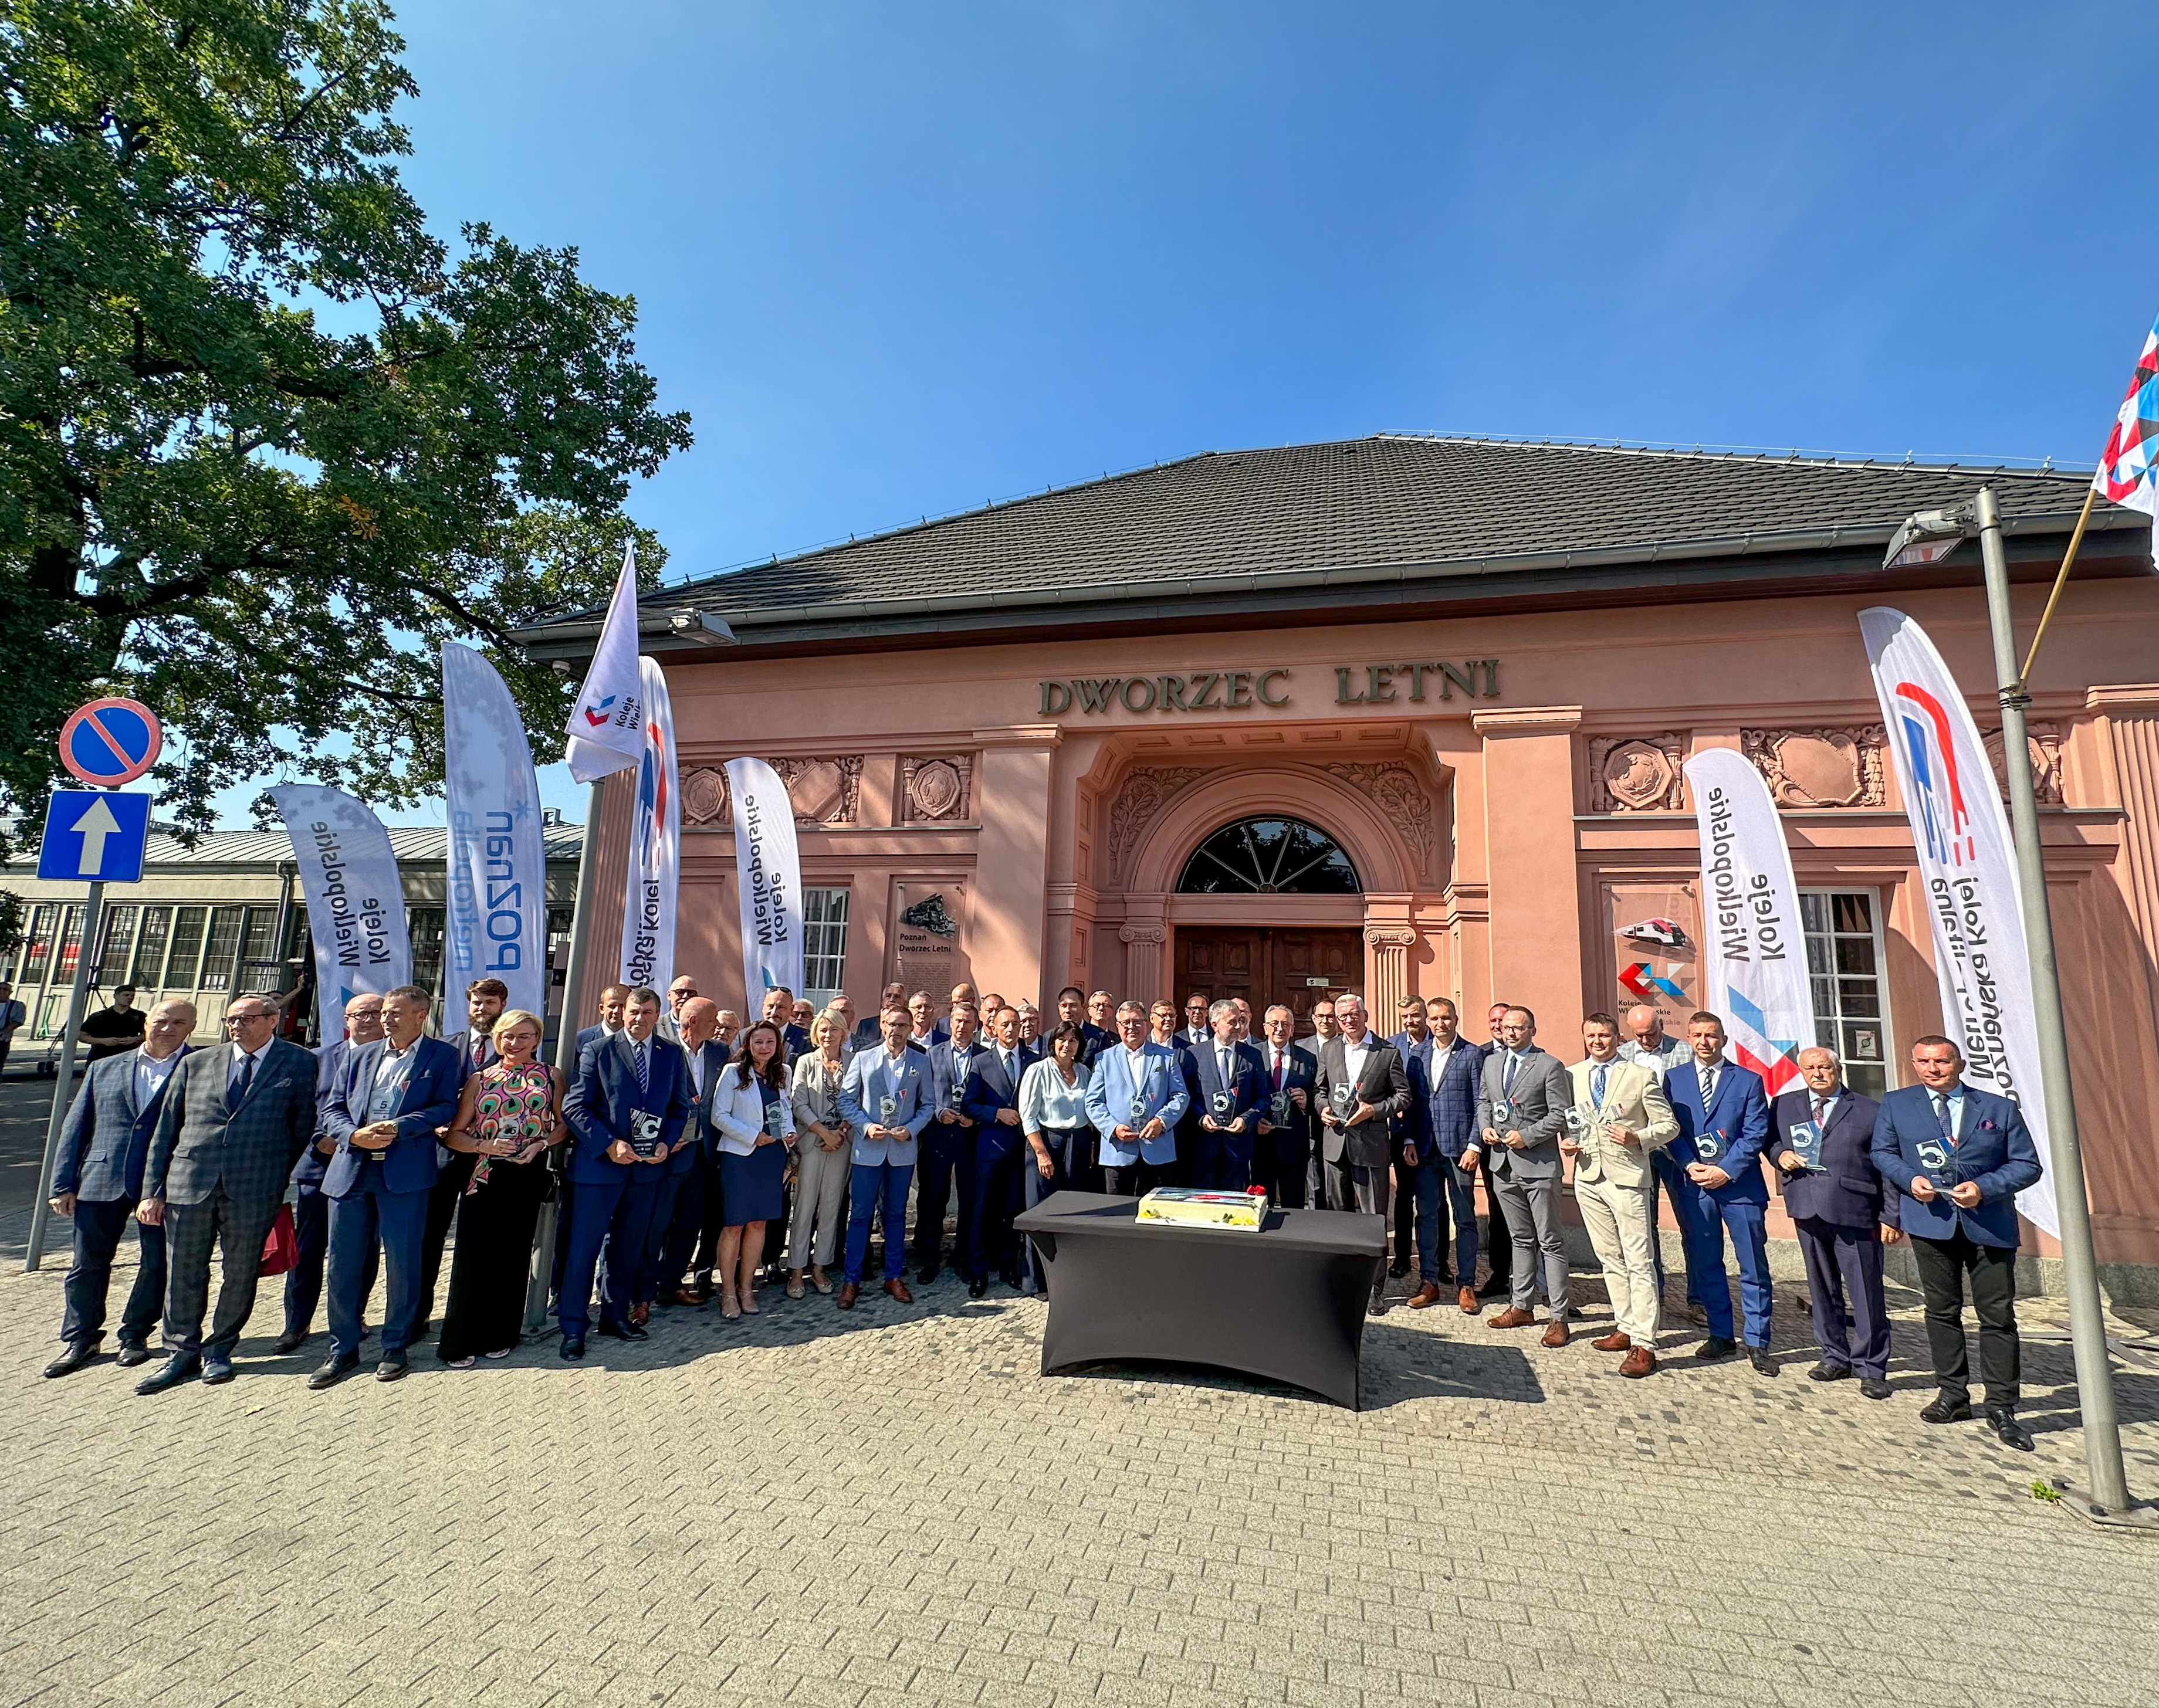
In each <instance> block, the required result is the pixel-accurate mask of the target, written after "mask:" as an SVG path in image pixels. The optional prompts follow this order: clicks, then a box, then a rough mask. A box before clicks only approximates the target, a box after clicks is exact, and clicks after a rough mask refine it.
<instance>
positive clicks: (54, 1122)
mask: <svg viewBox="0 0 2159 1708" xmlns="http://www.w3.org/2000/svg"><path fill="white" fill-rule="evenodd" d="M104 901H105V886H104V884H102V883H93V884H92V885H91V887H90V896H89V898H88V899H87V900H86V901H85V902H84V903H83V906H82V934H81V936H80V937H79V938H77V939H75V982H74V983H73V984H72V985H70V986H69V987H68V1012H67V1026H66V1028H65V1030H64V1031H63V1033H61V1038H60V1078H59V1079H57V1080H55V1081H54V1084H53V1112H52V1115H50V1117H49V1118H48V1120H47V1121H46V1122H45V1160H44V1166H42V1167H40V1168H39V1170H38V1198H37V1202H36V1203H34V1204H33V1205H31V1207H30V1243H29V1245H28V1249H27V1250H25V1251H24V1252H23V1273H24V1274H25V1275H28V1274H29V1273H30V1272H31V1271H34V1270H35V1269H36V1268H37V1266H38V1264H39V1260H41V1259H43V1257H44V1255H45V1217H46V1215H47V1214H48V1213H49V1211H50V1209H51V1208H52V1206H51V1205H50V1204H49V1203H47V1202H46V1200H47V1199H49V1198H51V1197H52V1195H53V1173H54V1170H55V1169H57V1168H58V1167H60V1125H61V1123H62V1122H64V1121H66V1119H67V1110H68V1094H69V1092H70V1091H71V1090H72V1089H74V1082H75V1040H76V1039H77V1038H80V1036H81V1033H82V1005H83V997H84V996H85V994H86V993H87V992H88V991H89V989H90V964H91V961H93V960H96V958H97V952H98V946H99V945H98V941H97V932H98V927H99V925H100V924H101V923H102V921H101V920H100V919H99V917H98V915H99V913H100V911H101V908H102V907H103V904H104ZM63 940H65V939H63Z"/></svg>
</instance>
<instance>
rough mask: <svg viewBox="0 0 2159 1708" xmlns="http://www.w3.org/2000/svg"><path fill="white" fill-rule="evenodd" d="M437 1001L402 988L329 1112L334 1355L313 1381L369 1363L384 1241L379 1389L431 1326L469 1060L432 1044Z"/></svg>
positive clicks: (331, 1379) (321, 1384)
mask: <svg viewBox="0 0 2159 1708" xmlns="http://www.w3.org/2000/svg"><path fill="white" fill-rule="evenodd" d="M382 1033H383V1035H382V1037H381V1038H379V1039H378V1040H377V1041H376V1042H375V1043H365V1044H362V1045H360V1048H357V1049H355V1050H353V1051H352V1052H350V1053H349V1054H348V1055H347V1056H346V1058H345V1062H344V1069H343V1070H342V1071H341V1072H340V1073H339V1075H338V1082H337V1084H336V1086H335V1087H334V1089H332V1091H331V1092H330V1095H329V1102H328V1104H327V1105H325V1106H324V1110H323V1116H322V1122H323V1135H324V1137H325V1138H328V1139H329V1140H330V1141H332V1142H333V1143H334V1145H335V1146H336V1151H335V1153H334V1155H333V1156H332V1157H330V1159H329V1167H328V1168H327V1169H325V1170H324V1174H323V1196H324V1197H325V1198H328V1199H329V1201H330V1253H329V1296H330V1297H329V1304H330V1355H329V1358H327V1359H324V1361H323V1364H322V1366H321V1368H320V1369H318V1370H316V1372H315V1373H314V1374H313V1375H312V1376H310V1377H308V1386H309V1387H310V1388H316V1389H322V1388H329V1387H334V1385H336V1384H338V1383H339V1382H340V1381H342V1380H344V1378H345V1377H346V1376H347V1375H348V1374H350V1373H351V1372H352V1371H353V1370H354V1369H357V1368H358V1367H359V1364H360V1312H361V1309H362V1307H364V1306H365V1304H366V1302H367V1295H366V1294H365V1292H364V1291H361V1288H362V1285H363V1281H364V1277H365V1273H366V1271H367V1268H368V1260H369V1259H370V1257H372V1256H373V1255H374V1253H375V1244H376V1241H377V1240H380V1241H381V1247H382V1262H383V1267H384V1269H385V1270H386V1271H388V1274H389V1281H390V1296H389V1298H388V1300H387V1301H386V1302H385V1304H384V1306H383V1311H382V1359H381V1363H379V1364H376V1366H375V1379H376V1380H377V1381H379V1382H394V1381H396V1379H398V1378H399V1377H401V1376H402V1375H403V1374H405V1372H406V1368H407V1367H408V1361H407V1358H406V1348H407V1347H408V1346H410V1345H411V1344H412V1340H413V1337H414V1333H415V1331H417V1328H419V1325H420V1316H419V1310H420V1245H421V1240H422V1237H423V1235H424V1234H426V1231H427V1202H428V1196H429V1194H430V1193H431V1192H432V1190H433V1188H434V1185H435V1177H436V1168H435V1130H436V1129H437V1127H444V1126H448V1125H449V1124H450V1122H451V1121H453V1120H455V1119H456V1118H457V1113H458V1088H459V1086H460V1084H462V1082H463V1077H464V1076H463V1074H461V1073H460V1072H459V1071H458V1053H457V1052H456V1051H455V1050H453V1049H452V1048H450V1046H449V1045H448V1044H446V1043H443V1042H442V1040H441V1039H439V1038H429V1037H427V992H426V991H423V990H422V989H421V988H420V987H419V986H417V985H400V986H398V987H397V988H396V990H394V991H391V992H390V993H389V994H388V995H387V996H385V997H384V998H383V999H382Z"/></svg>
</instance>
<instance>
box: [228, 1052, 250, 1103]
mask: <svg viewBox="0 0 2159 1708" xmlns="http://www.w3.org/2000/svg"><path fill="white" fill-rule="evenodd" d="M240 1061H241V1066H240V1095H238V1096H237V1097H236V1098H235V1099H233V1101H234V1102H236V1103H245V1102H246V1101H247V1088H248V1087H249V1086H251V1085H252V1084H254V1083H255V1058H254V1057H252V1056H242V1057H241V1058H240Z"/></svg>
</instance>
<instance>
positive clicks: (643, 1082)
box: [632, 1043, 652, 1092]
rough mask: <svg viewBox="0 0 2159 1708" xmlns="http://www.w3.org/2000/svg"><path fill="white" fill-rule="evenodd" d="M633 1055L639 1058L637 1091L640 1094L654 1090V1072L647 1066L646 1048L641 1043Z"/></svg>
mask: <svg viewBox="0 0 2159 1708" xmlns="http://www.w3.org/2000/svg"><path fill="white" fill-rule="evenodd" d="M632 1053H633V1054H634V1055H635V1056H636V1058H637V1089H638V1090H639V1091H640V1092H645V1091H650V1089H652V1070H651V1069H650V1068H648V1067H647V1066H646V1065H645V1046H644V1045H643V1044H641V1043H640V1044H639V1045H638V1047H637V1048H636V1049H635V1050H634V1051H633V1052H632Z"/></svg>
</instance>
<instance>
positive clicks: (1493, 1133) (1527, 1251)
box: [1463, 1008, 1574, 1347]
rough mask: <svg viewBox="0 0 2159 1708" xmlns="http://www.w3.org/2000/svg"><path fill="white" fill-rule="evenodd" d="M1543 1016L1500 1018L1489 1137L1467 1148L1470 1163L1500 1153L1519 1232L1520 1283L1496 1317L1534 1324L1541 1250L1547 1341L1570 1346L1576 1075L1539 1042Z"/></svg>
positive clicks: (1491, 1062)
mask: <svg viewBox="0 0 2159 1708" xmlns="http://www.w3.org/2000/svg"><path fill="white" fill-rule="evenodd" d="M1536 1035H1537V1017H1536V1016H1535V1015H1534V1014H1532V1013H1530V1011H1529V1010H1528V1009H1526V1008H1509V1009H1508V1010H1507V1012H1506V1013H1505V1015H1504V1016H1503V1017H1501V1019H1500V1022H1499V1038H1498V1040H1497V1043H1498V1048H1495V1049H1494V1051H1493V1052H1492V1053H1491V1054H1490V1055H1489V1057H1487V1058H1485V1062H1484V1077H1483V1080H1482V1082H1481V1083H1480V1084H1479V1085H1478V1097H1477V1130H1478V1136H1479V1137H1480V1138H1481V1140H1482V1141H1483V1142H1482V1143H1481V1144H1480V1145H1472V1146H1470V1147H1469V1149H1468V1151H1466V1152H1463V1167H1468V1166H1470V1165H1471V1164H1472V1163H1473V1162H1475V1161H1476V1159H1477V1157H1478V1153H1479V1152H1480V1151H1481V1152H1483V1153H1484V1154H1486V1155H1488V1156H1489V1157H1490V1158H1491V1161H1492V1189H1493V1191H1494V1193H1496V1194H1497V1195H1498V1197H1499V1203H1500V1207H1501V1208H1502V1209H1504V1211H1505V1212H1506V1217H1507V1227H1508V1230H1509V1232H1510V1233H1511V1234H1513V1235H1514V1267H1513V1271H1512V1273H1513V1279H1514V1290H1513V1297H1512V1299H1511V1301H1510V1302H1509V1306H1508V1308H1507V1309H1505V1310H1504V1311H1502V1312H1500V1313H1499V1315H1498V1316H1496V1317H1493V1318H1492V1319H1491V1322H1492V1326H1493V1327H1494V1328H1528V1327H1529V1326H1530V1324H1531V1323H1533V1322H1535V1321H1536V1320H1537V1318H1536V1312H1535V1311H1534V1310H1533V1309H1532V1308H1531V1307H1533V1306H1534V1305H1535V1303H1536V1298H1537V1265H1536V1255H1537V1253H1538V1252H1540V1251H1541V1252H1542V1253H1543V1255H1544V1271H1545V1297H1547V1298H1548V1299H1550V1300H1551V1322H1549V1323H1548V1324H1547V1325H1546V1326H1545V1333H1544V1343H1545V1345H1546V1346H1553V1347H1558V1346H1565V1345H1566V1343H1567V1340H1568V1338H1569V1335H1568V1333H1567V1327H1566V1319H1567V1311H1568V1307H1567V1297H1566V1243H1565V1240H1564V1239H1563V1238H1562V1236H1561V1233H1560V1225H1559V1184H1560V1170H1561V1163H1560V1152H1559V1136H1560V1135H1561V1133H1562V1132H1564V1131H1566V1112H1567V1110H1569V1109H1571V1108H1572V1107H1573V1106H1574V1081H1573V1080H1572V1079H1571V1077H1569V1075H1568V1074H1567V1071H1566V1067H1565V1066H1564V1065H1562V1064H1561V1061H1560V1059H1559V1058H1558V1057H1557V1056H1555V1055H1552V1054H1551V1053H1549V1052H1548V1051H1545V1050H1540V1049H1539V1048H1537V1047H1536V1043H1535V1038H1536Z"/></svg>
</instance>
